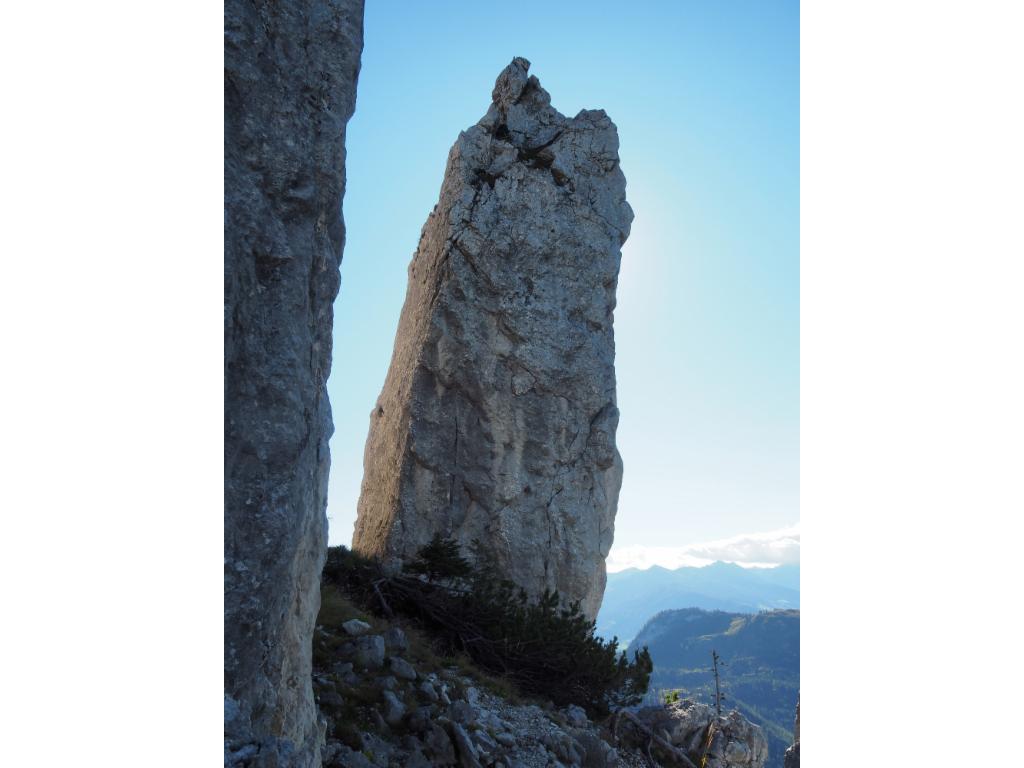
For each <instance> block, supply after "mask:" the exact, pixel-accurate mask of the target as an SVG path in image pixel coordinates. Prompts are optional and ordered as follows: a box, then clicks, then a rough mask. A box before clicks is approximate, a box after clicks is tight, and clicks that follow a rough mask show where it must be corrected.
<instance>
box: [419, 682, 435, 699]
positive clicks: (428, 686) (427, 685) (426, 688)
mask: <svg viewBox="0 0 1024 768" xmlns="http://www.w3.org/2000/svg"><path fill="white" fill-rule="evenodd" d="M417 690H418V691H419V692H420V694H421V695H422V696H423V698H425V699H426V700H427V701H437V700H438V699H439V697H438V695H437V690H436V689H435V688H434V684H433V683H431V682H430V681H429V680H424V681H423V682H422V683H420V686H419V688H418V689H417Z"/></svg>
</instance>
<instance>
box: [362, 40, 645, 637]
mask: <svg viewBox="0 0 1024 768" xmlns="http://www.w3.org/2000/svg"><path fill="white" fill-rule="evenodd" d="M528 68H529V62H527V61H526V60H525V59H518V58H517V59H515V60H514V61H513V62H512V63H511V64H510V65H509V66H508V67H506V68H505V70H504V71H503V72H502V73H501V74H500V76H499V77H498V79H497V83H496V84H495V88H494V92H493V94H492V104H491V106H490V108H489V110H488V111H487V114H486V115H485V116H484V117H483V119H481V120H480V122H479V123H477V124H476V125H475V126H472V127H471V128H469V129H468V130H466V131H464V132H463V133H462V134H460V136H459V138H458V140H457V141H456V142H455V145H454V147H453V148H452V150H451V153H450V154H449V157H448V166H447V169H446V171H445V176H444V181H443V184H442V187H441V195H440V201H439V203H438V205H437V206H436V207H435V209H434V211H433V212H432V213H431V214H430V216H429V218H428V219H427V223H426V225H425V226H424V228H423V232H422V235H421V237H420V242H419V246H418V248H417V251H416V254H415V255H414V257H413V260H412V263H411V265H410V267H409V284H408V291H407V293H406V298H405V305H404V307H403V309H402V315H401V318H400V320H399V327H398V333H397V335H396V338H395V349H394V355H393V357H392V361H391V367H390V369H389V371H388V374H387V379H386V381H385V383H384V387H383V390H382V392H381V395H380V397H379V398H378V400H377V404H376V407H375V408H374V410H373V413H372V414H371V417H370V431H369V437H368V439H367V443H366V451H365V456H364V476H363V486H362V493H361V496H360V499H359V505H358V519H357V521H356V530H355V536H354V539H353V548H354V549H355V550H357V551H359V552H361V553H363V554H364V555H370V556H374V557H379V558H381V559H382V560H384V561H385V562H386V563H390V564H392V565H394V564H397V563H398V562H401V561H403V560H408V559H409V558H411V557H413V556H414V555H415V554H416V552H417V551H418V550H419V549H420V548H421V547H423V546H424V545H425V544H427V543H428V542H429V541H430V539H431V538H432V537H433V536H434V534H435V533H441V534H442V535H444V536H449V537H453V538H455V539H456V540H457V541H459V542H460V543H461V544H462V545H463V546H464V548H465V550H466V551H467V553H468V551H469V545H470V543H471V542H473V541H474V540H479V541H480V542H481V544H482V545H483V547H484V553H485V556H486V557H488V559H489V561H490V562H492V563H493V564H494V565H495V566H496V567H497V568H498V569H499V571H500V572H501V573H502V574H503V575H505V576H507V577H508V578H510V579H511V580H512V581H514V582H516V583H518V584H520V585H521V586H522V587H524V588H525V589H526V590H527V592H529V593H531V594H533V595H538V594H540V593H541V592H542V591H543V590H544V589H545V588H550V589H557V590H558V591H559V593H560V594H561V596H562V597H563V598H564V599H565V600H567V601H573V600H579V601H581V604H582V608H583V610H584V612H585V613H586V615H587V616H589V617H591V618H593V617H594V616H595V615H596V613H597V609H598V607H599V606H600V603H601V597H602V595H603V593H604V586H605V580H606V577H605V557H606V556H607V554H608V550H609V548H610V547H611V544H612V537H613V532H614V521H615V509H616V505H617V503H618V495H619V487H620V485H621V481H622V462H621V459H620V458H619V453H618V450H617V449H616V447H615V431H616V427H617V424H618V418H619V412H618V409H617V407H616V399H615V369H614V339H613V332H612V311H613V309H614V307H615V289H616V284H617V280H618V273H619V262H620V258H621V254H620V249H621V246H622V243H623V242H625V239H626V237H627V235H628V233H629V227H630V222H631V221H632V218H633V213H632V211H631V210H630V207H629V205H628V204H627V203H626V199H625V184H626V182H625V178H624V176H623V175H622V171H621V169H620V168H619V156H618V146H619V141H618V134H617V132H616V129H615V126H614V124H613V123H612V122H611V120H610V119H609V118H608V116H607V115H606V114H605V113H604V112H603V111H600V110H597V111H593V110H584V111H582V112H580V113H579V114H578V115H576V117H574V118H567V117H564V116H563V115H561V114H560V113H559V112H558V111H556V110H555V109H553V108H552V107H551V104H550V97H549V96H548V94H547V92H546V91H545V90H544V89H543V88H542V87H541V86H540V82H539V81H538V80H537V78H536V77H530V76H528V74H527V70H528Z"/></svg>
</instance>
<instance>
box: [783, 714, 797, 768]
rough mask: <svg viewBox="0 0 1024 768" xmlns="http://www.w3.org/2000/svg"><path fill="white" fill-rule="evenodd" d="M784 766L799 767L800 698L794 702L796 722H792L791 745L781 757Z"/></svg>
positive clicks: (787, 767) (789, 767) (788, 767)
mask: <svg viewBox="0 0 1024 768" xmlns="http://www.w3.org/2000/svg"><path fill="white" fill-rule="evenodd" d="M783 765H784V766H785V768H800V700H799V699H798V700H797V702H796V722H795V723H794V724H793V746H791V747H790V748H789V749H787V750H786V754H785V755H784V757H783Z"/></svg>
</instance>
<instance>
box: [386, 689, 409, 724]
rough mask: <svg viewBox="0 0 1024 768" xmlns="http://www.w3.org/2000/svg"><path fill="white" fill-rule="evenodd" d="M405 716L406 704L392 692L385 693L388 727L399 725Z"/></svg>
mask: <svg viewBox="0 0 1024 768" xmlns="http://www.w3.org/2000/svg"><path fill="white" fill-rule="evenodd" d="M404 716H405V704H403V703H402V702H401V701H400V700H399V699H398V697H397V696H395V694H393V693H392V692H391V691H384V722H386V723H387V724H388V725H398V724H399V723H400V722H402V718H403V717H404Z"/></svg>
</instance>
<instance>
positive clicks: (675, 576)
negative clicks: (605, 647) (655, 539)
mask: <svg viewBox="0 0 1024 768" xmlns="http://www.w3.org/2000/svg"><path fill="white" fill-rule="evenodd" d="M678 608H703V609H706V610H719V611H731V612H734V613H756V612H757V611H761V610H767V609H775V608H788V609H799V608H800V566H799V565H780V566H778V567H776V568H743V567H742V566H739V565H736V564H735V563H724V562H715V563H712V564H711V565H707V566H704V567H702V568H695V567H683V568H676V569H675V570H669V569H668V568H662V567H660V566H653V567H651V568H649V569H647V570H643V571H641V570H639V569H636V568H630V569H627V570H625V571H620V572H618V573H610V574H608V586H607V587H606V588H605V593H604V601H603V602H602V604H601V611H600V613H598V616H597V633H598V634H599V635H601V636H602V637H605V638H611V637H612V636H616V637H618V638H619V640H620V642H622V643H623V644H625V643H628V642H630V641H631V640H632V639H633V638H634V637H635V636H636V634H637V633H638V632H639V631H640V628H641V627H642V626H643V625H644V624H645V623H646V622H647V621H648V620H649V619H650V618H651V617H652V616H654V615H655V614H657V613H659V612H661V611H666V610H671V609H678Z"/></svg>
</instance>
